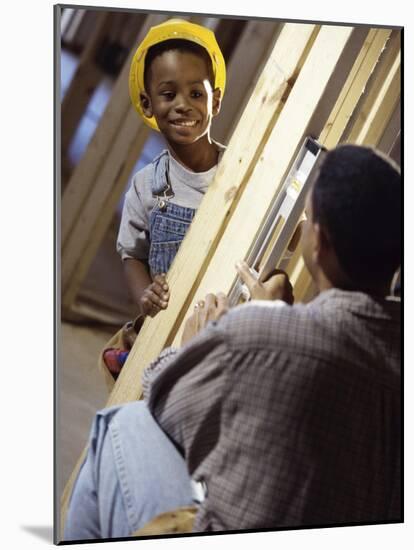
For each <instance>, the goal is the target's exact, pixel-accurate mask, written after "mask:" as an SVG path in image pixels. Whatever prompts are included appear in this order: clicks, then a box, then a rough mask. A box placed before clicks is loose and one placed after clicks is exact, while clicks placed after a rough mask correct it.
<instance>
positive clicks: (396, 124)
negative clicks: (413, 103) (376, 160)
mask: <svg viewBox="0 0 414 550" xmlns="http://www.w3.org/2000/svg"><path fill="white" fill-rule="evenodd" d="M400 132H401V100H400V99H399V100H398V102H397V106H396V107H395V109H394V112H393V113H392V115H391V117H390V120H389V122H388V124H387V127H386V129H385V131H384V133H383V135H382V137H381V139H380V141H379V142H378V149H380V151H383V152H384V153H386V154H387V155H390V154H391V151H392V150H393V147H394V144H395V142H396V140H397V138H398V136H399V134H400Z"/></svg>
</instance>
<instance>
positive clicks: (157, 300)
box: [147, 290, 168, 309]
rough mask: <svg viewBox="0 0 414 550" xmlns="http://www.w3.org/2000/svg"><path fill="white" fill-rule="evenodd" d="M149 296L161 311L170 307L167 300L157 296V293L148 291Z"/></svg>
mask: <svg viewBox="0 0 414 550" xmlns="http://www.w3.org/2000/svg"><path fill="white" fill-rule="evenodd" d="M147 296H148V298H149V299H150V300H151V302H152V304H153V305H156V306H158V307H160V308H161V309H165V308H166V307H167V305H168V302H167V300H163V299H162V298H160V297H159V296H158V295H157V294H155V292H153V291H152V290H150V291H148V294H147Z"/></svg>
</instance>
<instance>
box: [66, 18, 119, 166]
mask: <svg viewBox="0 0 414 550" xmlns="http://www.w3.org/2000/svg"><path fill="white" fill-rule="evenodd" d="M110 24H111V18H110V12H106V11H101V12H99V14H98V20H97V22H96V26H95V28H94V32H93V34H92V35H91V37H90V39H89V41H88V43H87V45H86V47H85V49H84V51H83V53H82V55H81V58H80V60H79V65H78V67H77V69H76V71H75V74H74V76H73V78H72V81H71V83H70V86H69V89H68V90H67V92H66V94H65V97H64V98H63V101H62V109H61V116H62V129H61V148H62V156H66V155H67V150H68V148H69V145H70V142H71V140H72V138H73V135H74V133H75V130H76V128H77V127H78V124H79V121H80V119H81V117H82V115H83V113H84V111H85V109H86V107H87V105H88V103H89V101H90V98H91V97H92V94H93V92H94V91H95V89H96V87H97V85H98V83H99V81H100V79H101V78H102V71H101V70H100V68H99V67H98V66H97V65H96V63H95V57H96V53H97V51H98V49H99V48H100V46H101V44H102V40H103V39H104V37H105V35H106V34H107V32H108V30H109V28H110Z"/></svg>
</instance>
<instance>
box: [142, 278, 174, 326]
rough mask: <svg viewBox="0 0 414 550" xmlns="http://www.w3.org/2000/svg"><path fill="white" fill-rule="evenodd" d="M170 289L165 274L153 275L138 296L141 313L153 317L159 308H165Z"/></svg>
mask: <svg viewBox="0 0 414 550" xmlns="http://www.w3.org/2000/svg"><path fill="white" fill-rule="evenodd" d="M169 299H170V290H169V287H168V284H167V281H166V279H165V274H164V273H162V274H160V275H155V277H154V280H153V282H152V283H151V284H150V285H149V286H147V288H146V289H145V290H144V292H143V293H142V295H141V298H140V308H141V313H143V314H144V315H149V316H150V317H155V316H156V315H157V313H158V312H159V311H160V310H161V309H167V306H168V300H169Z"/></svg>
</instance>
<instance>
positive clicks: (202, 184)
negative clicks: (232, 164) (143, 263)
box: [116, 143, 225, 260]
mask: <svg viewBox="0 0 414 550" xmlns="http://www.w3.org/2000/svg"><path fill="white" fill-rule="evenodd" d="M215 145H216V146H217V148H218V149H219V151H220V156H219V159H220V158H221V155H222V153H223V152H224V150H225V147H224V146H223V145H221V144H219V143H215ZM168 155H169V178H170V182H171V187H172V189H173V192H174V197H173V198H172V199H171V202H172V203H174V204H177V205H179V206H184V207H186V208H196V209H197V208H198V207H199V205H200V202H201V199H202V198H203V196H204V194H205V192H206V191H207V188H208V186H209V185H210V183H211V181H212V180H213V178H214V175H215V173H216V171H217V165H216V166H213V168H211V169H210V170H208V171H207V172H193V171H191V170H189V169H188V168H185V167H184V166H183V165H182V164H180V163H179V162H178V161H176V160H175V159H174V158H173V157H172V155H171V154H170V153H169V152H168ZM152 173H153V167H152V164H149V165H147V166H145V168H143V169H142V170H140V171H139V172H137V173H136V174H135V175H134V177H133V178H132V182H131V187H130V188H129V189H128V191H127V193H126V195H125V202H124V207H123V210H122V218H121V225H120V228H119V233H118V240H117V244H116V247H117V251H118V253H119V254H120V255H121V258H122V259H123V260H125V259H126V258H135V259H137V260H146V259H148V255H149V247H150V241H149V218H150V214H151V211H152V210H153V208H154V207H155V205H156V203H157V199H156V198H155V197H154V196H153V194H152V191H151V184H152V181H151V174H152Z"/></svg>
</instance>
